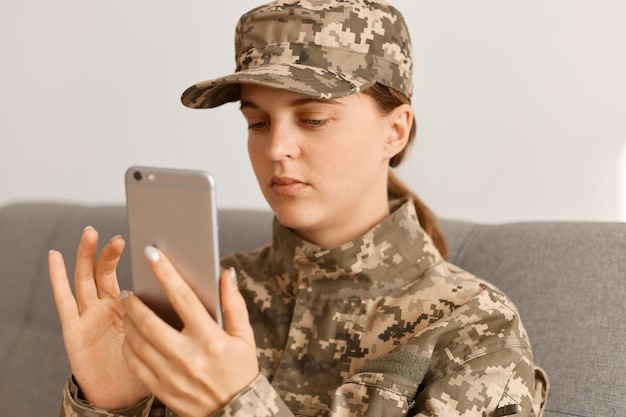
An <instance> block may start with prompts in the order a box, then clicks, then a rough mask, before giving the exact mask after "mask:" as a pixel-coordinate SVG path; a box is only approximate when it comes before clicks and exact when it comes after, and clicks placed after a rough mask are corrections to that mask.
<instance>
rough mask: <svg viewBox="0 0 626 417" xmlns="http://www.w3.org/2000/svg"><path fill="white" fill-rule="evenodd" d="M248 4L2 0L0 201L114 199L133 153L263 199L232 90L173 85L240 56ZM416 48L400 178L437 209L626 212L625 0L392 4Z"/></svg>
mask: <svg viewBox="0 0 626 417" xmlns="http://www.w3.org/2000/svg"><path fill="white" fill-rule="evenodd" d="M259 2H260V0H254V1H253V0H246V1H243V0H237V1H230V2H221V1H220V2H218V1H206V0H186V1H182V2H172V1H166V0H150V1H148V0H135V1H131V2H128V1H124V2H122V1H120V0H94V1H84V0H58V1H55V2H25V1H20V0H3V1H2V2H1V3H0V92H1V94H0V141H1V148H0V152H1V153H0V178H1V180H0V204H4V203H8V202H12V201H17V200H41V199H54V200H64V201H77V202H86V203H109V202H111V203H121V202H123V198H124V189H123V173H124V171H125V169H126V168H127V167H128V166H130V165H134V164H150V165H163V166H175V167H190V168H204V169H208V170H210V171H212V172H213V173H214V175H215V176H216V179H217V182H218V186H219V197H218V199H219V203H220V205H221V206H223V207H232V206H243V207H265V202H264V201H263V198H262V196H261V194H260V193H259V192H258V191H257V186H256V182H255V179H254V177H253V174H252V171H251V169H250V167H249V163H248V160H247V154H246V150H245V135H246V131H245V126H244V124H243V119H242V118H241V116H240V115H239V112H238V110H237V105H236V104H229V105H226V106H223V107H222V108H219V109H214V110H189V109H186V108H185V107H183V106H182V105H181V104H180V102H179V97H180V93H181V92H182V91H183V90H184V89H185V88H186V87H188V86H189V85H191V84H193V83H194V82H196V81H200V80H203V79H208V78H213V77H215V76H219V75H222V74H226V73H228V72H230V71H232V69H233V68H234V58H233V45H232V38H233V36H232V35H233V31H234V25H235V22H236V20H237V18H238V17H239V15H241V14H242V13H243V12H245V11H246V10H248V9H250V8H251V7H253V6H256V5H258V4H259ZM394 4H395V5H396V6H397V7H398V8H399V9H400V10H402V11H403V13H404V15H405V17H406V19H407V21H408V22H409V25H410V30H411V34H412V37H413V42H414V48H415V51H416V67H417V69H416V75H415V82H416V92H415V96H414V103H415V104H414V108H415V111H416V113H417V117H418V121H419V126H420V128H419V133H418V143H417V146H416V147H415V148H414V149H413V150H412V152H411V153H410V157H409V159H408V160H407V161H405V164H404V166H403V167H402V168H401V169H400V171H399V174H400V176H401V178H402V179H404V180H405V181H406V182H407V183H408V184H410V185H411V186H412V188H413V189H414V190H416V191H417V192H418V194H420V195H421V196H422V197H423V198H424V200H426V202H427V203H428V204H429V205H430V206H431V207H432V208H433V209H434V210H435V211H436V212H437V213H438V214H439V215H440V216H443V217H454V218H460V219H468V220H475V221H485V222H498V221H514V220H532V219H563V220H580V219H584V220H626V151H625V149H626V121H625V119H626V117H624V116H625V113H626V111H625V110H626V103H625V99H624V97H626V77H625V76H624V74H626V25H624V22H626V2H623V1H621V0H549V1H546V0H526V1H523V2H522V1H513V0H474V1H471V2H470V1H466V0H441V1H428V0H396V1H395V2H394Z"/></svg>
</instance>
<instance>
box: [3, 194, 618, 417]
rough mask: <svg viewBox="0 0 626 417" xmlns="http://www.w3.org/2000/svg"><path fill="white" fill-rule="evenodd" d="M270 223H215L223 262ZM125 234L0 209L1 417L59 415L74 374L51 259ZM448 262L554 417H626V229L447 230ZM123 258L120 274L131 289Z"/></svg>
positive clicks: (86, 217)
mask: <svg viewBox="0 0 626 417" xmlns="http://www.w3.org/2000/svg"><path fill="white" fill-rule="evenodd" d="M271 222H272V217H271V214H270V213H268V212H251V211H245V210H244V211H234V210H224V211H222V212H220V247H221V250H222V252H223V253H227V252H231V251H233V250H250V249H253V248H255V247H258V246H260V245H262V244H264V243H266V242H268V241H269V239H270V234H271ZM87 225H92V226H94V227H95V228H96V229H98V230H99V231H100V235H101V240H102V241H103V242H105V241H107V240H108V239H109V238H110V237H112V236H114V235H116V234H122V235H125V234H126V225H125V211H124V208H123V207H120V206H112V207H105V206H84V205H70V204H54V203H22V204H14V205H9V206H6V207H3V208H1V209H0V265H1V266H2V272H1V274H2V275H1V276H0V280H1V283H2V287H1V288H2V291H0V297H1V299H0V301H1V302H0V416H17V417H20V416H24V417H25V416H44V415H55V414H56V412H57V410H58V406H59V400H60V390H61V388H62V387H63V384H64V382H65V379H66V377H67V376H68V373H69V366H68V363H67V359H66V357H65V352H64V348H63V342H62V338H61V333H60V325H59V320H58V316H57V314H56V309H55V307H54V301H53V299H52V292H51V288H50V284H49V281H48V274H47V262H46V258H47V252H48V250H49V249H56V250H59V251H61V252H62V253H63V254H64V255H66V262H67V267H68V270H70V271H71V270H73V268H74V259H73V257H74V255H75V250H76V246H77V244H78V239H79V236H80V233H81V231H82V230H83V228H84V227H85V226H87ZM442 226H443V227H444V231H445V234H446V237H447V238H448V243H449V245H450V249H451V257H450V258H451V261H452V262H453V263H455V264H457V265H459V266H461V267H463V268H465V269H467V270H469V271H471V272H473V273H475V274H477V275H479V276H481V277H483V278H485V279H487V280H489V281H491V282H493V283H494V284H496V285H497V286H499V287H500V288H502V289H503V290H504V291H505V292H506V293H507V294H508V295H509V296H510V297H511V298H512V299H513V301H514V302H515V303H516V304H517V306H518V308H519V310H520V313H521V315H522V318H523V320H524V323H525V324H526V327H527V329H528V332H529V333H530V337H531V341H532V343H533V346H534V350H535V355H536V361H537V363H538V364H539V365H540V366H542V367H544V368H545V369H546V370H547V371H548V374H549V375H550V379H551V385H552V386H551V392H550V396H549V398H548V406H547V409H548V411H547V413H546V416H547V417H560V416H601V417H607V416H626V372H625V369H624V365H625V364H626V347H625V346H626V325H625V321H624V320H623V319H622V314H620V313H623V312H624V299H625V297H626V283H625V282H624V277H625V273H626V271H625V265H626V243H625V242H626V224H607V223H557V222H549V223H547V222H536V223H521V224H501V225H478V224H471V223H465V222H458V221H450V220H448V221H443V222H442ZM128 271H129V264H128V257H127V255H124V257H123V259H122V262H121V264H120V268H119V278H120V281H121V286H122V287H123V288H130V277H129V273H128Z"/></svg>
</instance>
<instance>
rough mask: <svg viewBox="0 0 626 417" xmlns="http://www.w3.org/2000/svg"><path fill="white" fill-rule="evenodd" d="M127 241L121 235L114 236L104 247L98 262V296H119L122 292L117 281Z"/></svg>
mask: <svg viewBox="0 0 626 417" xmlns="http://www.w3.org/2000/svg"><path fill="white" fill-rule="evenodd" d="M125 246H126V242H125V241H124V239H122V237H121V236H114V237H113V238H112V239H111V240H110V241H109V243H107V244H106V246H105V247H104V248H103V249H102V252H101V253H100V257H99V258H98V262H97V263H96V287H97V292H98V297H100V298H102V297H104V296H109V297H117V296H118V294H119V293H120V287H119V283H118V282H117V272H116V271H117V265H118V264H119V262H120V256H122V252H123V251H124V247H125Z"/></svg>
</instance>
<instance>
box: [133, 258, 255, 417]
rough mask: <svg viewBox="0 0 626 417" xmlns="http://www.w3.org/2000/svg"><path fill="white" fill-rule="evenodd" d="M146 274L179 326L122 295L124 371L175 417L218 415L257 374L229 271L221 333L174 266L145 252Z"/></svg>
mask: <svg viewBox="0 0 626 417" xmlns="http://www.w3.org/2000/svg"><path fill="white" fill-rule="evenodd" d="M146 257H147V259H148V263H149V264H150V267H151V269H152V272H153V273H154V275H155V276H156V278H157V279H158V280H159V282H160V283H161V285H162V286H163V288H164V289H165V292H166V293H167V296H168V298H169V300H170V302H171V303H172V305H173V307H174V309H175V310H176V312H177V313H178V315H179V317H180V319H181V320H182V322H183V324H184V328H183V330H182V331H181V332H179V331H177V330H175V329H174V328H172V327H170V326H169V325H168V324H167V323H165V322H164V321H163V320H161V319H160V318H159V317H158V316H157V315H155V314H154V313H153V312H152V310H150V309H149V308H148V307H146V305H145V304H143V303H142V302H141V300H139V298H138V297H136V296H134V295H133V294H132V293H128V292H123V293H122V296H121V298H123V304H124V309H125V311H126V313H127V316H126V318H125V319H124V328H125V331H126V341H125V343H124V346H123V352H124V355H125V357H126V361H127V363H128V367H129V368H130V369H131V370H132V371H133V373H135V375H137V377H139V379H141V381H143V383H144V384H145V385H146V386H147V387H148V388H149V389H150V391H151V392H152V393H154V394H155V395H156V396H157V397H158V398H159V399H161V400H162V401H163V402H164V403H165V404H167V405H168V407H169V408H171V409H172V410H173V411H175V412H176V413H177V414H178V415H180V416H206V415H211V414H213V413H214V412H216V411H218V410H219V409H220V408H222V407H223V406H224V405H225V404H227V403H228V402H229V401H230V400H231V399H232V398H233V397H234V396H235V395H236V394H237V393H239V392H240V391H241V390H242V389H244V388H245V387H246V386H247V385H248V384H250V382H252V381H253V380H254V378H256V376H257V375H258V372H259V369H258V362H257V358H256V345H255V341H254V333H253V331H252V327H251V326H250V323H249V318H248V310H247V308H246V304H245V301H244V299H243V297H242V296H241V294H240V293H239V291H238V289H237V286H236V284H235V283H234V282H233V281H235V279H234V278H235V271H234V269H230V270H227V271H224V273H222V276H221V279H220V294H221V302H222V308H223V311H224V327H225V329H224V330H222V329H221V328H220V327H219V325H218V324H217V323H216V322H215V320H214V319H213V318H212V317H211V316H210V315H209V313H208V312H207V310H206V308H205V307H204V306H203V305H202V303H201V301H200V300H199V299H198V297H197V296H196V294H195V293H194V292H193V290H192V289H191V288H190V287H189V285H188V284H187V283H186V282H185V281H184V280H183V278H182V277H181V276H180V274H179V273H178V272H177V270H176V269H175V268H174V266H173V265H172V264H171V263H170V262H169V260H168V259H167V258H166V257H165V256H164V255H163V253H162V252H160V251H158V250H157V249H155V248H153V247H148V248H146Z"/></svg>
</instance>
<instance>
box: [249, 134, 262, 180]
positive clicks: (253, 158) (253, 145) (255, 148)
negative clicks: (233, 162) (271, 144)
mask: <svg viewBox="0 0 626 417" xmlns="http://www.w3.org/2000/svg"><path fill="white" fill-rule="evenodd" d="M248 157H249V158H250V163H251V164H252V169H253V170H254V173H255V174H256V175H257V177H258V175H259V173H260V170H261V167H262V165H263V161H264V160H265V159H266V158H265V146H264V145H263V144H262V143H261V142H260V141H254V140H248Z"/></svg>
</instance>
